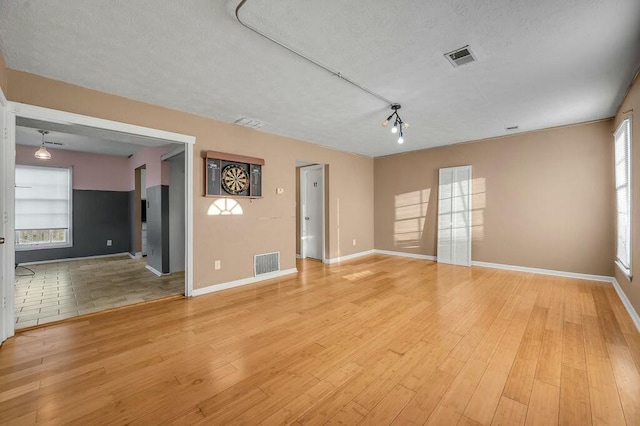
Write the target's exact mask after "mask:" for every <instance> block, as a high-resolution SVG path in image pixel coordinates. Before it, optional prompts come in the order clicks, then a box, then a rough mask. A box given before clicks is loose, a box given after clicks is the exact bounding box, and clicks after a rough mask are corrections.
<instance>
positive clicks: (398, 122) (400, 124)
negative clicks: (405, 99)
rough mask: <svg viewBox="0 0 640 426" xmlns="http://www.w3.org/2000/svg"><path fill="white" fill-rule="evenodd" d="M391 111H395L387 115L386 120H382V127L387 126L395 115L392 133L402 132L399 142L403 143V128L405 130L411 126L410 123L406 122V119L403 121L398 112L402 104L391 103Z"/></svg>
mask: <svg viewBox="0 0 640 426" xmlns="http://www.w3.org/2000/svg"><path fill="white" fill-rule="evenodd" d="M390 107H391V111H393V112H392V113H391V115H390V116H389V117H387V119H386V120H384V121H383V122H382V127H387V125H388V124H389V121H390V120H391V119H392V118H394V117H395V121H394V123H393V127H392V128H391V133H393V134H396V133H398V132H400V135H399V137H398V143H403V142H404V135H403V133H402V131H403V130H405V129H406V128H407V127H409V125H408V124H407V123H405V122H404V121H402V118H400V115H399V114H398V110H399V109H400V108H402V106H401V105H400V104H391V106H390Z"/></svg>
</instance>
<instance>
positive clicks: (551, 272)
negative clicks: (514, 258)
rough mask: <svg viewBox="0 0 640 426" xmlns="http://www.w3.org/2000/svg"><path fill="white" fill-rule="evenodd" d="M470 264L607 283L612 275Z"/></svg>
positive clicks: (477, 264)
mask: <svg viewBox="0 0 640 426" xmlns="http://www.w3.org/2000/svg"><path fill="white" fill-rule="evenodd" d="M471 265H472V266H482V267H484V268H493V269H504V270H506V271H517V272H530V273H532V274H541V275H553V276H556V277H564V278H576V279H579V280H589V281H602V282H607V283H610V282H611V279H612V277H608V276H606V275H591V274H581V273H578V272H566V271H556V270H553V269H540V268H530V267H528V266H516V265H504V264H501V263H489V262H478V261H475V260H474V261H472V262H471Z"/></svg>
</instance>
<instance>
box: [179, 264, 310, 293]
mask: <svg viewBox="0 0 640 426" xmlns="http://www.w3.org/2000/svg"><path fill="white" fill-rule="evenodd" d="M297 273H298V270H297V269H296V268H291V269H285V270H284V271H278V272H272V273H270V274H263V275H260V276H259V277H250V278H243V279H241V280H236V281H229V282H226V283H221V284H214V285H210V286H208V287H203V288H194V289H193V292H192V293H191V294H192V295H193V296H202V295H203V294H208V293H214V292H216V291H222V290H227V289H229V288H234V287H240V286H243V285H247V284H253V283H257V282H260V281H265V280H270V279H272V278H279V277H283V276H285V275H291V274H297Z"/></svg>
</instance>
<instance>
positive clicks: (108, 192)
mask: <svg viewBox="0 0 640 426" xmlns="http://www.w3.org/2000/svg"><path fill="white" fill-rule="evenodd" d="M4 117H5V118H6V123H5V128H6V129H7V134H8V135H9V137H8V142H7V144H8V145H13V146H15V151H16V156H15V157H14V158H5V159H3V161H2V162H3V168H4V170H5V171H9V170H11V171H15V170H17V169H16V165H17V166H18V168H19V167H20V165H22V164H27V165H30V167H32V168H33V167H38V168H40V169H42V170H46V169H47V168H50V169H53V168H63V169H67V170H69V174H70V176H71V179H70V186H69V190H70V193H71V197H70V200H71V202H70V203H69V206H70V207H69V209H68V212H66V215H67V216H66V217H65V219H64V220H66V221H67V223H68V226H67V227H66V228H65V227H64V226H62V225H61V226H62V227H63V228H64V229H65V231H64V232H66V233H67V234H68V235H69V236H70V238H69V240H70V242H69V244H67V245H66V246H63V245H59V246H56V245H55V244H54V245H53V246H49V247H47V246H46V244H44V245H43V244H42V242H41V241H39V240H38V238H41V237H40V236H41V235H53V236H54V237H56V238H57V237H58V236H59V235H63V234H64V233H59V232H58V233H51V232H48V233H47V231H46V230H45V232H39V231H37V228H38V226H39V225H38V224H37V223H35V222H34V225H28V226H26V227H27V228H34V229H22V227H23V225H22V224H24V223H26V222H25V221H24V220H23V218H22V217H21V215H23V213H25V211H26V212H27V213H29V212H33V211H36V210H38V211H43V212H47V211H49V213H48V214H50V215H56V214H58V213H59V209H57V207H55V206H53V207H51V206H50V207H47V206H40V207H37V208H36V209H35V210H34V208H33V206H35V204H33V203H32V204H30V205H31V206H32V207H31V209H29V208H27V209H25V208H24V206H26V204H24V203H22V201H25V202H26V203H29V202H31V201H32V200H29V199H28V197H27V199H25V200H22V198H24V197H23V195H24V194H26V193H29V191H32V190H33V187H30V185H23V186H24V188H18V186H20V185H18V183H19V182H18V181H17V179H18V176H17V174H15V172H14V174H13V175H11V174H10V173H5V174H4V179H3V182H0V183H2V186H3V187H4V188H5V189H7V188H8V190H6V191H4V192H5V194H4V195H5V196H4V197H3V199H4V202H5V205H7V206H13V205H14V200H15V202H16V204H15V210H14V209H11V208H7V209H6V210H7V218H8V221H7V224H5V233H6V234H8V235H9V236H10V238H8V239H7V240H8V241H7V244H5V248H6V249H5V250H4V252H3V259H4V264H5V265H7V264H9V265H11V264H13V265H15V266H16V268H15V270H12V271H9V270H5V271H3V274H4V277H5V278H9V279H7V280H4V285H3V290H4V294H6V295H7V296H9V297H7V307H6V311H5V313H4V314H5V315H4V316H3V319H5V321H6V322H5V321H3V322H4V324H3V328H4V329H5V330H7V331H8V332H7V333H6V334H7V335H5V336H3V337H9V336H10V335H13V332H14V330H15V329H21V328H26V327H31V326H35V325H41V324H46V323H49V322H53V321H58V320H61V319H66V318H69V317H73V316H78V315H83V314H88V313H93V312H97V311H100V310H106V309H111V308H116V307H120V306H125V305H132V304H136V303H142V302H146V301H149V300H153V299H156V298H160V297H167V296H170V295H177V296H178V295H186V296H190V295H191V292H192V288H193V282H192V279H193V273H192V265H193V260H192V244H193V243H192V241H193V225H192V204H193V196H192V194H193V178H192V170H193V164H192V161H193V144H194V142H195V138H194V137H192V136H187V135H180V134H175V133H171V132H165V131H160V130H156V129H149V128H144V127H140V126H134V125H128V124H124V123H118V122H112V121H108V120H101V119H96V118H93V117H86V116H80V115H76V114H71V113H65V112H61V111H55V110H50V109H46V108H40V107H33V106H29V105H21V104H13V103H11V102H9V103H8V105H7V109H6V111H5V115H4ZM38 130H47V131H49V133H48V134H47V135H46V136H47V137H46V138H45V141H44V142H43V141H42V139H41V136H40V135H41V134H39V133H38ZM34 135H36V136H37V138H38V139H37V140H35V139H34ZM43 143H44V144H45V146H46V147H47V149H48V150H49V151H50V153H51V159H50V160H44V161H43V160H38V159H36V158H35V157H34V155H33V153H34V152H35V150H36V149H37V148H38V146H39V145H41V144H43ZM38 161H39V162H38ZM179 162H181V164H178V163H179ZM172 171H174V173H175V176H171V175H170V174H171V172H172ZM20 179H22V178H20ZM34 182H38V179H34ZM39 183H42V181H41V180H40V182H39ZM13 186H16V190H15V192H14V191H11V189H12V187H13ZM40 186H42V185H40ZM45 186H46V185H45ZM19 190H21V191H22V192H21V193H20V194H19V193H18V191H19ZM32 192H33V191H32ZM170 194H173V195H174V198H175V199H174V200H170V199H169V197H170ZM32 198H33V197H32ZM36 198H37V197H36ZM53 198H55V197H53ZM143 203H144V204H143ZM170 206H171V209H170ZM48 208H49V210H47V209H48ZM64 220H63V221H64ZM143 224H146V227H147V229H146V232H145V229H144V228H145V226H143ZM172 226H176V227H182V228H183V229H181V230H178V231H177V232H173V233H172V234H173V235H170V228H171V227H172ZM45 227H46V226H45ZM34 230H36V232H33V231H34ZM29 232H31V234H30V233H29ZM145 233H146V237H147V238H146V239H147V244H143V242H144V237H145ZM172 239H173V241H172ZM176 239H181V241H177V240H176ZM51 242H52V241H48V242H47V243H48V244H51ZM16 243H17V244H16ZM145 252H147V254H148V255H147V256H146V257H143V256H142V255H143V253H145ZM171 257H182V258H181V259H173V262H171V261H170V259H171ZM7 260H8V262H7ZM14 283H15V284H14ZM36 299H38V301H37V302H36ZM43 303H44V304H46V305H47V306H44V305H43ZM36 311H37V312H36ZM43 313H44V314H46V315H42V314H43Z"/></svg>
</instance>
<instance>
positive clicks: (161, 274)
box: [145, 265, 169, 277]
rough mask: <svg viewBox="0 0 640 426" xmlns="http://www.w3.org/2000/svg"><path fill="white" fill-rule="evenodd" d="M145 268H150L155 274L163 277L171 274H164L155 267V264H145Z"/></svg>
mask: <svg viewBox="0 0 640 426" xmlns="http://www.w3.org/2000/svg"><path fill="white" fill-rule="evenodd" d="M145 268H147V269H148V270H150V271H151V272H153V273H154V274H156V275H157V276H159V277H161V276H163V275H169V274H163V273H162V272H160V271H158V270H157V269H156V268H154V267H153V266H149V265H145Z"/></svg>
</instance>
